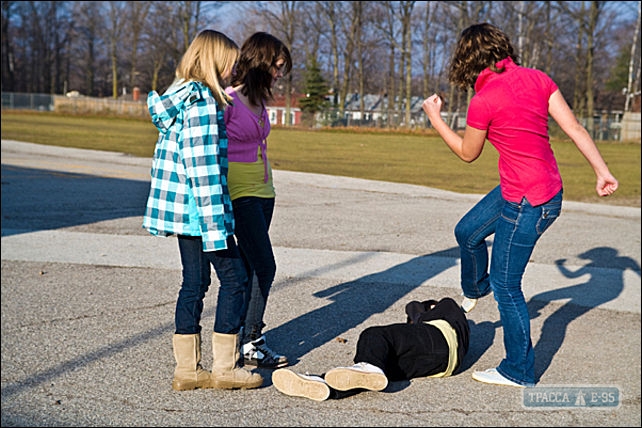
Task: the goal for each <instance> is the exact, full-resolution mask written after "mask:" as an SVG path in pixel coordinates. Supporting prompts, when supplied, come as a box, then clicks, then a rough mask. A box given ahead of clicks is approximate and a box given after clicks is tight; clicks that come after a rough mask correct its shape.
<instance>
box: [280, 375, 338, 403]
mask: <svg viewBox="0 0 642 428" xmlns="http://www.w3.org/2000/svg"><path fill="white" fill-rule="evenodd" d="M272 384H273V385H274V387H275V388H276V389H277V390H278V391H279V392H281V393H283V394H285V395H291V396H292V397H304V398H309V399H310V400H314V401H324V400H327V399H328V397H329V396H330V388H329V387H328V385H327V384H326V383H325V381H324V380H323V378H321V377H319V376H311V375H303V374H299V373H295V372H293V371H292V370H290V369H277V370H275V371H274V373H272Z"/></svg>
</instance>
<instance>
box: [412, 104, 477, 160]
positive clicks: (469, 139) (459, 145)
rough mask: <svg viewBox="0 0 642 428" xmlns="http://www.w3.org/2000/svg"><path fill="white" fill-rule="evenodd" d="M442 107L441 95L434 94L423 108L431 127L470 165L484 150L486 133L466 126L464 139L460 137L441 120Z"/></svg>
mask: <svg viewBox="0 0 642 428" xmlns="http://www.w3.org/2000/svg"><path fill="white" fill-rule="evenodd" d="M441 105H442V101H441V98H440V97H439V95H437V94H434V95H431V96H430V97H428V98H426V99H425V100H424V102H423V104H422V108H423V109H424V112H426V115H428V120H430V123H431V125H432V126H433V128H435V130H436V131H437V132H438V133H439V135H440V136H441V138H442V139H443V140H444V142H445V143H446V145H448V147H450V150H452V152H453V153H455V154H456V155H457V156H458V157H459V158H460V159H461V160H463V161H464V162H468V163H470V162H472V161H474V160H475V159H477V158H478V157H479V155H480V154H481V152H482V149H483V148H484V142H485V141H486V131H485V130H481V129H476V128H472V127H470V126H466V130H465V131H464V137H463V138H462V137H460V136H459V134H457V133H456V132H455V131H453V130H452V129H450V127H449V126H448V124H447V123H446V122H444V120H443V119H442V118H441Z"/></svg>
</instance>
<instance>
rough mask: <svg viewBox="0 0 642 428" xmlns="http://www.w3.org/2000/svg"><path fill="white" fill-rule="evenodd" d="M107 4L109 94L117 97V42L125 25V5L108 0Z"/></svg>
mask: <svg viewBox="0 0 642 428" xmlns="http://www.w3.org/2000/svg"><path fill="white" fill-rule="evenodd" d="M108 5H109V26H108V27H107V31H108V33H107V39H108V43H109V60H110V63H111V85H112V86H111V88H112V90H111V96H112V98H114V99H116V98H118V76H119V75H118V71H119V67H118V53H119V48H120V45H119V42H120V41H121V40H122V37H123V28H124V26H125V18H124V17H125V7H126V4H125V3H124V2H119V1H110V2H108Z"/></svg>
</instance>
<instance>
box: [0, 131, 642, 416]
mask: <svg viewBox="0 0 642 428" xmlns="http://www.w3.org/2000/svg"><path fill="white" fill-rule="evenodd" d="M1 146H2V205H1V207H2V245H1V250H2V287H1V288H2V296H1V308H2V311H1V312H2V330H1V339H2V342H1V344H2V370H1V377H2V416H1V419H2V421H1V422H2V426H3V427H4V426H7V427H8V426H83V427H91V426H167V427H177V426H252V427H257V426H273V427H277V426H278V427H282V426H333V427H334V426H368V427H372V426H587V427H589V426H590V427H593V426H640V425H641V420H640V383H641V381H640V379H641V373H640V349H641V340H640V339H641V329H640V288H641V287H640V285H641V281H640V264H641V262H640V244H641V243H640V225H641V223H640V208H636V207H621V206H613V205H609V204H584V203H577V202H564V205H563V213H562V216H561V217H560V219H559V220H558V221H557V222H556V223H555V224H553V226H552V227H551V228H550V229H549V230H548V231H547V232H546V233H545V234H544V236H543V237H542V238H541V240H540V242H539V243H538V246H537V247H536V249H535V251H534V253H533V256H532V258H531V261H530V263H529V265H528V267H527V270H526V273H525V276H524V283H523V288H524V293H525V295H526V299H527V301H528V305H529V312H530V314H531V326H532V340H533V345H534V347H535V353H536V375H537V377H538V383H537V386H536V387H535V388H527V389H519V388H512V387H504V386H493V385H486V384H482V383H479V382H476V381H474V380H473V379H472V378H471V374H472V372H473V370H483V369H486V368H490V367H495V366H496V365H497V364H499V362H500V361H501V359H502V357H503V355H504V348H503V342H502V327H501V323H500V322H499V314H498V312H497V308H496V304H495V301H494V299H493V298H492V297H488V298H484V299H482V300H481V301H480V302H479V304H478V305H477V307H476V308H475V310H474V311H473V312H471V313H470V314H469V323H470V327H471V346H470V350H469V352H468V355H467V356H466V358H465V360H464V362H463V367H462V369H461V370H460V371H459V372H458V373H456V374H455V375H454V376H452V377H449V378H442V379H432V378H430V379H414V380H412V381H409V382H393V383H391V384H390V385H389V386H388V388H387V389H386V390H384V391H382V392H369V391H368V392H362V393H360V394H357V395H354V396H352V397H349V398H344V399H340V400H326V401H323V402H316V401H311V400H307V399H304V398H296V397H289V396H286V395H283V394H281V393H280V392H278V391H277V390H276V389H275V388H274V387H273V385H272V382H271V371H270V370H263V369H261V370H259V372H260V373H261V374H262V375H263V376H264V378H265V384H264V386H263V387H261V388H258V389H254V390H234V391H229V390H214V389H207V390H196V391H184V392H176V391H173V390H172V389H171V380H172V376H173V370H174V358H173V354H172V341H171V339H172V334H173V325H174V324H173V317H174V305H175V301H176V295H177V292H178V289H179V286H180V280H181V271H180V262H179V258H178V247H177V243H176V240H175V238H158V237H153V236H151V235H149V234H148V233H147V232H146V231H145V230H144V229H142V227H141V224H142V214H143V210H144V206H145V201H146V198H147V192H148V190H149V168H150V166H151V160H150V159H145V158H135V157H131V156H126V155H123V154H119V153H110V152H99V151H91V150H79V149H70V148H61V147H52V146H43V145H36V144H30V143H22V142H17V141H10V140H2V143H1ZM464 167H465V165H464V164H462V168H464ZM587 168H588V165H587ZM426 173H427V174H429V173H430V171H426ZM274 181H275V186H276V189H277V203H276V209H275V215H274V220H273V225H272V230H271V236H272V241H273V245H274V248H275V255H276V260H277V277H276V281H275V283H274V286H273V289H272V292H271V295H270V299H269V302H268V308H267V314H266V322H267V328H266V335H267V339H268V344H269V345H270V347H272V348H273V349H275V350H277V351H278V352H280V353H283V354H285V355H287V356H288V358H289V359H290V361H291V362H292V367H291V368H292V369H293V370H295V371H298V372H301V373H305V372H309V373H311V374H320V373H323V372H324V371H326V370H328V369H330V368H332V367H335V366H341V365H350V364H352V356H353V354H354V349H355V345H356V341H357V338H358V335H359V332H361V331H362V330H363V329H364V328H366V327H368V326H371V325H380V324H388V323H393V322H404V321H405V314H404V307H405V304H406V303H407V302H409V301H411V300H426V299H430V298H436V299H439V298H442V297H446V296H448V297H452V298H454V299H460V298H461V297H460V289H459V280H458V278H459V250H458V248H457V245H456V242H455V240H454V236H453V228H454V226H455V224H456V223H457V221H458V220H459V218H460V217H461V216H462V215H463V214H464V213H465V212H466V211H467V210H468V209H469V208H470V207H471V206H472V205H473V204H474V203H475V202H476V201H477V200H478V199H479V198H480V197H481V195H463V194H458V193H453V192H447V191H442V190H437V189H432V188H427V187H423V186H414V185H406V184H397V183H390V182H380V181H370V180H361V179H354V178H347V177H334V176H326V175H320V174H306V173H298V172H288V171H281V170H275V171H274ZM491 243H492V241H491ZM213 278H215V276H214V277H213ZM216 285H217V282H216V280H215V279H214V282H213V284H212V287H211V289H210V291H209V293H208V296H207V297H206V301H205V312H204V314H203V315H204V316H203V320H202V326H203V330H204V332H210V331H211V329H212V326H213V322H214V312H215V302H216V294H217V290H216V288H217V287H216ZM203 341H204V344H203V365H204V367H205V368H207V369H209V368H210V367H211V362H212V361H211V360H212V356H211V336H210V335H209V334H204V336H203ZM580 398H581V399H580Z"/></svg>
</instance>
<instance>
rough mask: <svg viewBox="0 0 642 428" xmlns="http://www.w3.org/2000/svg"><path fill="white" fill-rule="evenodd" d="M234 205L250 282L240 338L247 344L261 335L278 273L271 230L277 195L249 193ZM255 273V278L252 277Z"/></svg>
mask: <svg viewBox="0 0 642 428" xmlns="http://www.w3.org/2000/svg"><path fill="white" fill-rule="evenodd" d="M232 205H233V209H234V223H235V227H234V235H235V236H236V239H237V241H238V245H239V248H240V250H241V257H242V258H243V262H244V264H245V269H246V273H247V277H248V278H250V282H251V285H250V286H249V287H248V288H249V289H250V292H249V293H248V294H247V295H246V299H245V304H246V305H247V312H246V314H245V319H244V328H243V337H242V338H241V344H244V343H248V342H250V341H252V340H256V339H258V338H259V337H260V336H261V335H262V331H263V327H265V323H264V322H263V317H264V315H265V307H266V305H267V299H268V295H269V294H270V289H271V288H272V283H273V282H274V276H275V275H276V261H275V260H274V252H273V251H272V242H271V241H270V235H269V233H268V232H269V229H270V224H271V222H272V214H273V212H274V198H257V197H252V196H247V197H242V198H238V199H235V200H233V201H232ZM255 276H256V280H253V279H254V277H255Z"/></svg>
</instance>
